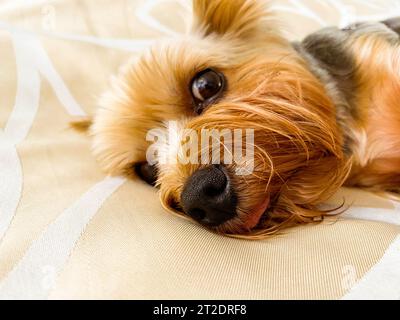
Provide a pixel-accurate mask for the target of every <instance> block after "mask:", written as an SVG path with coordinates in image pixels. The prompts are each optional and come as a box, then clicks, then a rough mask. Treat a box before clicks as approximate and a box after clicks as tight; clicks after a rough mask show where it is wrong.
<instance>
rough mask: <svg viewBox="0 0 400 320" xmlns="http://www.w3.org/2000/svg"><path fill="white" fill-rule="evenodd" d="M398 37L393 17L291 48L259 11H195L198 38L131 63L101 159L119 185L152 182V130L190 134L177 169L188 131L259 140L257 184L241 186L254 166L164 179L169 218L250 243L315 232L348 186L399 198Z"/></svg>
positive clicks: (162, 168) (205, 169) (105, 127)
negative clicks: (128, 180)
mask: <svg viewBox="0 0 400 320" xmlns="http://www.w3.org/2000/svg"><path fill="white" fill-rule="evenodd" d="M399 31H400V19H398V20H397V19H393V20H389V21H386V22H384V23H364V24H358V25H354V26H351V27H349V28H346V29H343V30H339V29H337V28H329V29H324V30H322V31H319V32H317V33H314V34H312V35H310V36H309V37H307V38H306V39H305V40H304V41H302V42H301V43H289V42H288V41H286V40H285V39H284V38H283V37H282V36H281V35H280V32H279V28H277V27H276V25H275V24H274V22H273V19H271V14H270V13H269V11H268V10H267V9H266V8H265V6H264V3H263V2H262V1H261V0H237V1H231V0H209V1H206V0H194V21H193V28H192V30H191V32H190V33H189V34H188V35H187V36H184V37H182V39H179V40H174V41H171V42H166V43H162V44H159V45H156V46H155V47H153V48H152V49H151V50H150V51H149V52H147V53H146V54H144V55H143V56H142V57H141V58H140V59H139V60H138V61H136V62H135V63H131V64H129V65H128V66H127V67H126V68H125V69H124V71H122V73H121V75H120V76H119V80H117V81H116V82H115V83H114V84H113V88H112V89H111V90H110V92H108V93H107V94H106V95H105V97H104V98H103V100H102V103H101V104H102V108H101V109H100V110H99V112H98V114H97V115H96V117H95V119H94V123H93V126H92V128H91V132H92V134H93V136H94V144H93V150H94V153H95V155H96V156H97V158H98V159H99V161H100V163H101V165H102V166H103V168H104V169H105V170H106V171H107V172H109V173H112V174H124V175H128V176H131V175H132V174H133V173H134V172H135V168H138V165H139V173H140V174H141V175H142V176H144V177H145V178H149V177H150V178H151V179H150V178H149V179H148V180H153V178H154V170H150V169H151V168H152V167H150V166H148V165H146V162H147V160H148V159H147V158H146V153H147V150H148V148H149V141H146V135H147V133H148V132H149V131H150V130H152V129H154V128H157V127H161V128H164V129H165V130H167V129H166V127H165V123H166V122H167V121H177V122H178V123H179V126H178V129H175V132H174V136H176V137H178V138H177V141H175V142H174V143H171V142H169V145H168V147H169V148H168V151H160V153H163V152H164V153H165V152H166V153H168V156H169V157H171V154H172V157H173V158H174V157H175V158H176V155H178V154H179V153H182V150H181V149H182V146H181V141H179V138H182V137H181V132H182V129H187V128H189V129H192V130H193V131H195V132H202V131H203V130H205V129H217V130H218V129H221V130H222V129H230V130H235V129H248V128H251V129H252V130H253V132H254V142H253V146H254V171H253V172H252V173H251V174H249V175H247V176H239V175H235V174H234V172H235V170H237V169H238V168H241V167H242V166H243V164H242V163H231V164H228V165H226V164H224V165H215V163H214V164H212V163H211V162H210V163H206V164H204V163H200V162H199V163H180V162H172V163H161V162H158V164H157V169H156V170H157V184H158V185H159V187H160V192H161V199H162V203H163V204H164V206H165V207H166V208H168V209H171V210H172V211H174V212H178V213H179V214H182V213H185V214H186V215H188V216H190V217H192V218H194V219H195V220H197V221H199V222H200V223H202V224H204V225H207V226H208V227H210V228H212V229H213V230H215V231H218V232H222V233H225V234H231V235H232V234H241V235H244V236H245V237H253V238H259V237H263V236H265V235H268V234H271V233H274V232H276V231H278V230H280V229H281V228H282V227H284V226H290V225H293V224H296V223H305V222H313V221H316V220H317V219H318V218H319V217H321V216H324V215H326V214H327V213H326V212H322V211H320V210H319V209H318V206H319V205H320V204H321V203H323V202H324V201H325V200H326V199H328V198H329V197H330V196H331V195H332V194H333V193H334V192H336V191H337V189H338V188H339V187H341V186H342V185H344V184H345V185H348V186H357V187H362V188H370V189H373V190H376V191H385V192H399V191H400V105H399V104H398V100H400V38H399ZM224 143H226V141H225V142H224ZM224 143H221V149H224V147H225V144H224ZM207 152H208V151H207ZM198 157H200V152H199V154H198ZM142 164H144V165H142Z"/></svg>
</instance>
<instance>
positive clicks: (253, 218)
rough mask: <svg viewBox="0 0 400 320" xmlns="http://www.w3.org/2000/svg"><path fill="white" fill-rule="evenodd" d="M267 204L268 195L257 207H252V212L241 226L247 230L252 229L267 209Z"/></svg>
mask: <svg viewBox="0 0 400 320" xmlns="http://www.w3.org/2000/svg"><path fill="white" fill-rule="evenodd" d="M268 205H269V197H267V198H266V199H265V200H264V201H263V202H262V203H260V204H259V205H258V206H257V207H255V208H254V210H253V212H251V213H250V214H249V215H248V217H247V220H246V222H245V223H244V225H243V227H244V228H245V229H247V230H251V229H253V228H254V227H255V226H256V225H257V224H258V222H259V221H260V219H261V217H262V215H263V214H264V212H265V211H266V210H267V208H268Z"/></svg>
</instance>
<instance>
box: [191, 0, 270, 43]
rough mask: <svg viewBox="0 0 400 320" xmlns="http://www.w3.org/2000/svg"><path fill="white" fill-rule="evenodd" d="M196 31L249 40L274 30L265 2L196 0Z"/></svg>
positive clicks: (194, 20) (194, 11)
mask: <svg viewBox="0 0 400 320" xmlns="http://www.w3.org/2000/svg"><path fill="white" fill-rule="evenodd" d="M193 15H194V17H193V18H194V19H193V29H192V30H193V31H194V32H200V33H201V34H202V35H204V36H207V35H210V34H218V35H223V36H228V37H233V38H242V39H249V38H253V37H255V36H258V35H259V34H260V33H264V34H266V33H268V31H269V30H271V13H270V11H269V10H268V7H267V4H266V1H265V0H193Z"/></svg>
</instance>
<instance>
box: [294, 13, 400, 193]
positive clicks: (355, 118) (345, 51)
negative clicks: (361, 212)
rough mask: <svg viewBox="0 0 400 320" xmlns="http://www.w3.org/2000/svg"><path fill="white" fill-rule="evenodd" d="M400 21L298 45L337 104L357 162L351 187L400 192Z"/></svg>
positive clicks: (329, 32) (330, 33) (348, 149)
mask: <svg viewBox="0 0 400 320" xmlns="http://www.w3.org/2000/svg"><path fill="white" fill-rule="evenodd" d="M399 44H400V18H395V19H390V20H387V21H384V22H380V23H376V22H375V23H359V24H355V25H352V26H349V27H348V28H345V29H342V30H339V29H338V28H327V29H323V30H321V31H319V32H316V33H314V34H312V35H310V36H308V37H307V38H306V39H305V40H304V41H303V42H302V43H301V44H295V47H296V48H297V50H298V52H299V53H300V54H301V55H302V56H303V57H304V58H305V60H306V61H307V62H308V64H309V67H310V70H312V71H313V73H314V74H315V75H316V76H317V77H318V78H319V79H320V81H321V82H322V83H324V85H325V88H326V91H327V93H328V94H329V95H330V96H331V98H332V100H333V101H334V102H335V108H336V114H337V121H338V123H339V124H340V127H341V129H342V133H343V135H344V138H345V140H344V144H343V149H344V152H345V154H346V155H347V156H349V157H353V163H352V170H351V173H350V176H349V178H348V179H347V181H346V185H349V186H353V187H363V188H369V189H373V190H377V191H394V192H399V190H400V108H399V102H398V100H399V98H400V48H399Z"/></svg>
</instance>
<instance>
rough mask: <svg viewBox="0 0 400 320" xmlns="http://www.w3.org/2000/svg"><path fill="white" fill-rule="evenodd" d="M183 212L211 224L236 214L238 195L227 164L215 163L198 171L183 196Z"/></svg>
mask: <svg viewBox="0 0 400 320" xmlns="http://www.w3.org/2000/svg"><path fill="white" fill-rule="evenodd" d="M181 204H182V207H183V211H184V212H185V213H186V214H187V215H189V216H190V217H192V218H193V219H195V220H196V221H198V222H200V223H201V224H203V225H206V226H208V227H217V226H219V225H221V224H223V223H225V222H227V221H228V220H231V219H232V218H234V217H235V216H236V206H237V197H236V195H235V192H234V190H233V188H232V184H231V180H230V178H229V174H228V172H227V170H226V168H225V167H223V166H221V165H212V166H209V167H206V168H204V169H200V170H198V171H196V172H195V173H194V174H193V175H192V176H191V177H190V178H189V179H188V180H187V182H186V184H185V186H184V188H183V192H182V195H181Z"/></svg>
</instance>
